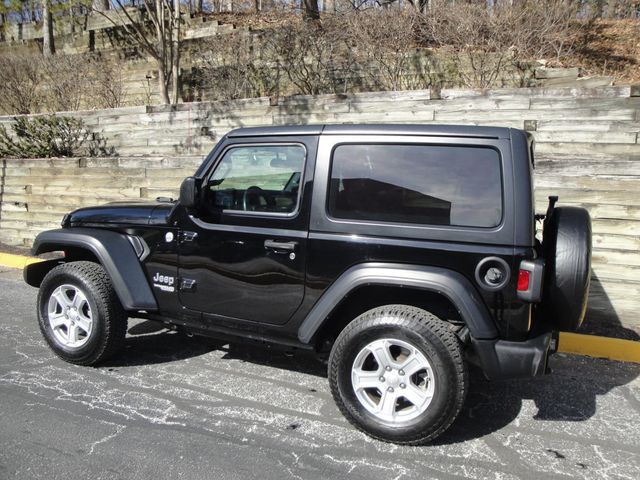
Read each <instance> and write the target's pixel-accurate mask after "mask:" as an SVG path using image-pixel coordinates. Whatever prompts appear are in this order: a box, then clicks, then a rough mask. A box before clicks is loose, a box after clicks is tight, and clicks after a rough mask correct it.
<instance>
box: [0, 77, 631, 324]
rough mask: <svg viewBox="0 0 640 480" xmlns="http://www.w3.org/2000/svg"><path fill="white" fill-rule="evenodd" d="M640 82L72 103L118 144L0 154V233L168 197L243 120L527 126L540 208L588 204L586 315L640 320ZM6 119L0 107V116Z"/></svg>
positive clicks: (20, 238) (14, 240)
mask: <svg viewBox="0 0 640 480" xmlns="http://www.w3.org/2000/svg"><path fill="white" fill-rule="evenodd" d="M639 93H640V92H639V91H638V89H636V88H634V87H628V86H626V87H624V86H623V87H604V88H595V89H583V88H535V89H517V90H516V89H503V90H490V91H478V90H442V91H439V92H431V91H429V90H425V91H411V92H396V93H389V92H386V93H366V94H354V95H347V96H335V95H326V96H316V97H304V96H298V97H288V98H280V99H274V98H271V99H270V98H259V99H252V100H241V101H234V102H226V103H197V104H182V105H179V106H178V107H177V108H176V109H171V108H164V107H130V108H122V109H115V110H104V111H94V112H77V113H72V114H70V115H77V116H79V117H81V118H83V120H84V121H85V122H86V124H87V125H88V126H89V127H90V128H91V129H93V130H94V131H96V132H99V133H100V134H101V135H102V136H103V137H104V138H105V139H106V141H107V144H108V145H111V146H113V147H114V148H115V149H116V151H117V152H118V156H117V157H110V158H65V159H33V160H23V159H5V160H3V161H2V162H3V165H2V202H1V210H0V242H3V243H6V244H11V245H30V244H31V242H32V241H33V238H34V237H35V235H36V234H37V233H38V232H40V231H42V230H45V229H48V228H54V227H56V226H57V225H58V224H59V221H60V219H61V218H62V215H63V214H64V213H66V212H68V211H69V210H72V209H74V208H77V207H81V206H89V205H94V204H96V203H104V202H108V201H113V200H127V199H140V198H143V199H154V198H155V197H157V196H173V197H175V196H176V195H177V191H178V187H179V185H180V181H181V180H182V178H183V177H185V176H186V175H189V174H191V173H192V172H193V171H194V170H195V169H196V167H197V166H198V165H199V164H200V162H201V161H202V158H203V157H204V155H205V154H206V153H208V152H209V151H210V149H211V148H212V147H213V145H214V144H215V143H216V142H217V141H218V140H219V139H220V138H222V136H223V135H224V134H225V133H227V132H228V131H229V130H230V129H232V128H236V127H240V126H263V125H280V124H305V123H351V122H376V123H422V124H433V123H451V124H483V125H499V126H508V127H516V128H524V129H526V130H529V131H530V132H531V133H532V134H533V135H534V137H535V139H536V170H535V183H536V206H537V210H538V211H540V212H543V211H544V210H545V207H546V202H547V197H548V196H549V195H552V194H557V195H559V196H560V203H561V204H565V205H580V206H584V207H586V208H588V209H589V211H590V213H591V216H592V218H593V240H594V252H593V260H594V263H593V273H594V281H593V285H592V292H591V294H592V297H591V298H592V301H591V304H590V311H589V315H590V317H589V318H590V325H593V324H594V322H597V321H601V320H602V321H603V322H605V323H606V324H607V325H609V324H610V325H611V328H616V327H615V326H616V325H617V324H619V322H622V324H623V325H625V326H627V327H629V328H631V329H632V330H633V329H635V330H636V331H638V330H640V318H639V316H638V314H637V312H638V310H640V308H639V307H640V143H639V138H638V137H639V132H640V97H639V96H638V95H639ZM11 121H12V118H11V117H0V123H10V122H11ZM614 317H615V318H614ZM587 326H588V327H589V325H587ZM607 328H608V327H607ZM632 330H629V332H632ZM629 335H632V333H629Z"/></svg>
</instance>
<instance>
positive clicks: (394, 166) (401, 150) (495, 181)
mask: <svg viewBox="0 0 640 480" xmlns="http://www.w3.org/2000/svg"><path fill="white" fill-rule="evenodd" d="M500 164H501V162H500V155H499V153H498V152H497V151H496V150H494V149H492V148H487V147H465V146H445V145H390V144H366V145H364V144H363V145H354V144H348V145H339V146H337V147H336V148H335V149H334V151H333V156H332V161H331V174H330V178H331V181H330V185H329V196H328V210H329V214H330V215H331V216H332V217H335V218H339V219H353V220H367V221H378V222H392V223H411V224H426V225H451V226H464V227H481V228H491V227H495V226H497V225H499V224H500V222H501V220H502V175H501V167H500Z"/></svg>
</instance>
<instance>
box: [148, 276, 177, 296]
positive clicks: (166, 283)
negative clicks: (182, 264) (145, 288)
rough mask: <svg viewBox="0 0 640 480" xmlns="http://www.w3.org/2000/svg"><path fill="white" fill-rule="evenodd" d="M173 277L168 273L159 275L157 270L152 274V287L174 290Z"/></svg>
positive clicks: (165, 290)
mask: <svg viewBox="0 0 640 480" xmlns="http://www.w3.org/2000/svg"><path fill="white" fill-rule="evenodd" d="M174 283H175V277H171V276H169V275H161V274H160V273H159V272H156V274H155V275H154V276H153V287H154V288H158V289H160V290H162V291H163V292H174V291H175V287H174V286H173V284H174Z"/></svg>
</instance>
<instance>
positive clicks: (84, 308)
mask: <svg viewBox="0 0 640 480" xmlns="http://www.w3.org/2000/svg"><path fill="white" fill-rule="evenodd" d="M47 317H48V319H49V326H50V327H51V331H52V332H53V336H54V337H55V339H56V341H57V342H58V343H60V344H61V345H63V346H65V347H71V348H79V347H81V346H82V345H84V344H85V343H87V341H88V340H89V336H90V335H91V330H92V328H93V314H92V312H91V306H90V305H89V301H88V300H87V297H86V295H85V294H84V293H83V292H82V290H80V289H79V288H78V287H75V286H73V285H68V284H65V285H60V286H59V287H58V288H56V289H55V290H54V291H53V293H52V294H51V296H50V297H49V305H48V308H47Z"/></svg>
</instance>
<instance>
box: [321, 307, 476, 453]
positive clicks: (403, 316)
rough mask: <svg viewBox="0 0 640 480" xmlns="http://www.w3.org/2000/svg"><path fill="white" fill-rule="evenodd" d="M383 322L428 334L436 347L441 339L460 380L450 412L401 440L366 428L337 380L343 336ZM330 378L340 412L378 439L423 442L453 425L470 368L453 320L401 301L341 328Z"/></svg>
mask: <svg viewBox="0 0 640 480" xmlns="http://www.w3.org/2000/svg"><path fill="white" fill-rule="evenodd" d="M382 323H384V325H397V326H402V327H403V328H407V329H410V330H413V331H414V332H416V333H418V334H420V335H422V336H424V337H425V338H427V339H428V340H429V341H430V342H431V343H432V344H433V345H434V346H436V347H437V345H438V343H440V344H441V345H442V347H443V348H444V349H445V350H446V352H447V353H448V355H449V357H450V360H451V362H452V364H453V366H454V368H455V379H454V381H455V382H456V383H457V384H458V385H457V388H454V389H451V394H450V398H448V399H447V404H449V405H450V408H449V411H448V414H447V415H445V416H443V418H442V419H441V421H440V422H439V423H437V424H436V425H435V426H434V427H433V428H431V429H430V430H428V431H427V432H417V433H416V434H414V435H413V436H408V437H406V438H403V439H401V440H397V439H393V440H391V439H389V438H385V437H383V436H381V435H377V434H375V433H372V432H370V431H368V430H366V429H365V428H363V426H362V425H361V424H360V423H359V422H357V421H356V420H355V419H354V418H353V417H352V415H351V412H350V411H349V409H348V408H347V406H346V405H345V403H344V402H343V401H342V397H341V395H340V392H339V387H338V385H337V382H336V379H337V378H338V369H339V367H340V364H339V362H338V361H336V359H337V358H340V357H342V356H343V354H344V350H345V348H347V345H348V342H346V341H344V339H347V338H352V337H353V336H354V335H355V334H357V333H359V332H362V331H364V330H367V329H370V328H374V327H377V326H380V325H381V324H382ZM449 380H450V379H449ZM329 381H330V386H331V393H332V395H333V398H334V400H335V402H336V404H337V406H338V408H339V410H340V412H341V413H342V414H343V415H344V416H345V418H346V419H347V420H348V421H349V423H351V424H352V425H353V426H354V427H356V428H357V429H358V430H361V431H363V432H365V433H366V434H368V435H369V436H371V437H373V438H375V439H377V440H381V441H384V442H393V443H396V444H400V445H424V444H425V443H428V442H429V441H431V440H433V439H434V438H436V437H437V436H439V435H441V434H442V433H443V432H444V431H445V430H447V429H448V428H449V427H450V426H451V424H452V423H453V422H454V421H455V419H456V417H457V416H458V414H459V413H460V410H461V409H462V406H463V404H464V400H465V397H466V394H467V390H468V376H467V368H466V364H465V361H464V355H463V351H462V347H461V345H460V341H459V340H458V338H457V337H456V335H455V334H454V333H453V332H452V331H451V328H450V324H449V323H447V322H445V321H443V320H441V319H439V318H438V317H436V316H435V315H433V314H432V313H430V312H427V311H425V310H423V309H420V308H418V307H414V306H411V305H400V304H393V305H384V306H382V307H377V308H374V309H372V310H369V311H368V312H365V313H363V314H362V315H360V316H359V317H357V318H356V319H354V320H353V321H352V322H351V323H349V324H348V325H347V326H346V327H345V328H344V329H343V330H342V332H341V333H340V335H339V336H338V339H336V342H335V343H334V348H333V349H332V352H331V356H330V360H329ZM451 397H453V398H451Z"/></svg>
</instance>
